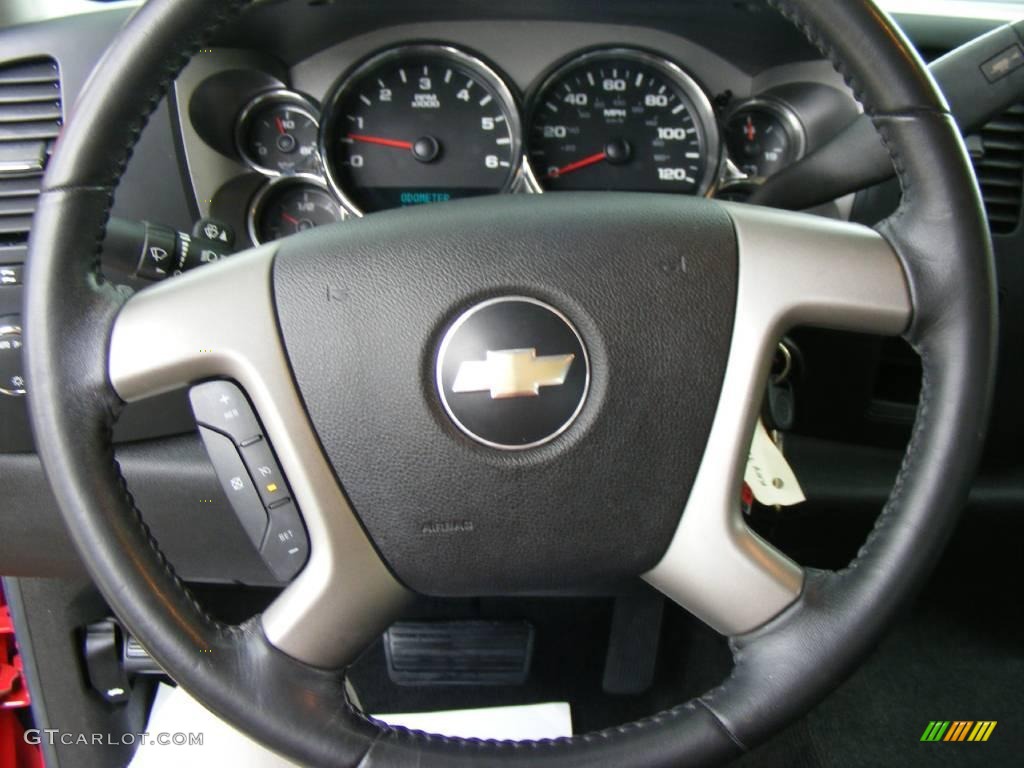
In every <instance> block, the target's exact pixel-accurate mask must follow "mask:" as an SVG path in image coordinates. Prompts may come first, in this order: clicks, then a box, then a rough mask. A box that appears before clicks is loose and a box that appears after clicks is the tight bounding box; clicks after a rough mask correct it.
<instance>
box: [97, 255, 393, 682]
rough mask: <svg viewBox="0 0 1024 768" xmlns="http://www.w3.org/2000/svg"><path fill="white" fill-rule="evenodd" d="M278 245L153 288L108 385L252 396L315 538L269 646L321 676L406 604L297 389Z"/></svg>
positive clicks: (124, 325)
mask: <svg viewBox="0 0 1024 768" xmlns="http://www.w3.org/2000/svg"><path fill="white" fill-rule="evenodd" d="M274 256H275V248H274V247H273V246H269V245H268V246H264V247H261V248H257V249H254V250H252V251H249V252H246V253H243V254H238V255H236V256H234V257H232V258H231V259H230V260H227V261H225V262H223V263H221V264H218V265H214V266H210V267H206V268H204V269H202V270H198V271H196V272H193V273H191V274H188V275H185V276H183V277H180V278H177V279H174V280H170V281H168V282H166V283H162V284H160V285H157V286H154V287H152V288H150V289H148V290H145V291H143V292H141V293H139V294H137V295H136V296H134V297H133V298H132V299H131V300H129V301H128V303H127V304H126V305H125V306H124V308H123V309H122V310H121V312H120V314H119V315H118V316H117V318H116V320H115V322H114V328H113V332H112V335H111V342H110V360H109V370H110V380H111V383H112V384H113V386H114V388H115V390H116V391H117V393H118V394H119V395H120V396H121V397H122V398H123V399H124V400H125V401H127V402H132V401H137V400H141V399H144V398H146V397H151V396H153V395H156V394H159V393H161V392H166V391H169V390H172V389H176V388H180V387H184V386H187V385H189V384H193V383H197V382H199V381H202V380H204V379H213V378H230V379H233V380H235V381H237V382H238V383H239V385H241V387H242V389H243V390H244V391H245V392H246V393H247V394H248V396H249V398H250V399H251V401H252V403H253V406H254V407H255V410H256V412H257V414H258V416H259V419H260V421H261V422H262V424H263V426H264V429H265V430H266V434H267V436H268V438H269V439H270V442H271V444H272V445H273V446H274V449H275V451H276V453H277V455H278V458H279V459H280V462H281V465H282V469H283V471H284V473H285V476H286V477H287V478H288V482H289V485H290V486H291V488H292V491H293V493H294V495H295V501H296V502H297V504H298V507H299V510H300V511H301V513H302V517H303V519H304V521H305V524H306V528H307V530H308V532H309V537H310V557H309V561H308V562H307V564H306V566H305V567H304V569H303V570H302V571H301V572H300V573H299V575H298V576H297V578H296V579H295V580H294V581H292V583H291V584H290V585H289V586H288V587H287V588H286V589H285V591H284V592H283V593H282V594H281V595H280V596H279V597H278V599H277V600H275V602H274V603H273V604H271V606H270V607H269V608H268V609H267V611H266V612H265V613H264V615H263V627H264V631H265V632H266V634H267V637H268V639H269V640H270V641H271V642H272V643H273V644H274V645H276V646H277V647H278V648H280V649H281V650H283V651H284V652H286V653H288V654H289V655H291V656H293V657H295V658H297V659H299V660H300V661H304V662H306V663H308V664H311V665H314V666H321V667H334V666H340V665H342V664H344V663H345V662H347V661H350V660H351V659H352V658H354V657H355V655H356V654H358V653H359V652H360V651H361V650H362V649H363V648H365V647H366V645H367V644H368V643H369V642H370V641H371V640H372V639H373V638H374V637H376V636H377V635H379V634H380V632H381V631H383V629H384V628H386V627H387V625H388V624H389V623H390V622H391V620H393V618H394V617H395V615H396V614H397V612H398V611H399V610H400V608H401V607H402V606H403V605H404V604H405V602H406V599H407V597H408V593H407V592H406V590H405V589H404V588H403V587H402V586H401V585H400V584H399V583H398V582H397V581H396V580H395V579H394V577H393V576H392V575H391V573H390V572H389V571H388V570H387V568H386V567H385V566H384V564H383V563H382V562H381V560H380V558H379V557H378V555H377V553H376V552H375V550H374V548H373V546H372V544H371V543H370V541H369V540H368V539H367V537H366V534H365V533H364V532H363V530H362V528H361V527H360V525H359V523H358V521H357V520H356V518H355V515H354V513H353V512H352V509H351V508H350V506H349V504H348V501H347V500H346V498H345V495H344V494H343V493H342V491H341V488H340V487H339V485H338V482H337V480H336V479H335V477H334V474H333V472H332V470H331V468H330V466H329V465H328V463H327V461H326V460H325V459H324V456H323V453H322V451H321V449H320V445H319V442H318V440H317V437H316V434H315V433H314V431H313V428H312V425H311V424H310V422H309V418H308V416H307V415H306V412H305V408H304V407H303V405H302V402H301V399H300V397H299V395H298V392H297V391H296V388H295V386H294V383H293V381H292V375H291V371H290V368H289V365H288V360H287V357H286V354H285V351H284V347H283V345H282V344H281V340H280V336H279V333H278V329H277V319H276V312H275V309H274V305H273V298H272V295H271V271H272V267H273V260H274Z"/></svg>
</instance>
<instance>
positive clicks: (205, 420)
mask: <svg viewBox="0 0 1024 768" xmlns="http://www.w3.org/2000/svg"><path fill="white" fill-rule="evenodd" d="M189 397H190V399H191V401H192V411H193V413H194V414H195V418H196V422H197V423H198V425H199V434H200V435H201V436H202V438H203V443H204V444H205V445H206V452H207V453H208V454H209V456H210V461H211V462H213V466H214V469H215V470H216V472H217V477H218V479H219V480H220V483H221V486H222V487H223V488H224V493H225V494H226V495H227V497H228V500H229V501H230V502H231V505H232V507H233V509H234V510H235V514H236V515H238V519H239V522H241V524H242V528H243V529H244V530H245V532H246V535H248V537H249V540H250V541H251V542H252V543H253V546H254V547H256V548H257V549H258V550H259V552H260V556H261V557H262V558H263V562H264V563H265V564H266V565H267V568H268V569H269V570H270V572H271V573H272V574H273V575H274V576H275V578H277V579H278V580H279V581H281V582H287V581H290V580H291V579H292V578H294V577H295V575H296V574H297V573H298V572H299V571H300V570H301V569H302V566H303V565H305V563H306V560H307V559H308V557H309V538H308V536H307V534H306V529H305V527H304V526H303V524H302V517H301V516H300V515H299V510H298V508H297V507H296V506H295V501H294V500H293V499H292V494H291V490H290V489H289V488H288V483H287V481H286V480H285V477H284V473H283V472H282V471H281V467H280V466H279V465H278V463H277V459H276V457H275V456H274V451H273V448H272V446H271V445H270V442H269V441H268V439H267V437H266V435H265V434H264V433H263V430H262V429H261V428H260V425H259V421H258V420H257V419H256V415H255V413H253V410H252V407H251V406H250V405H249V400H248V398H246V396H245V395H244V394H243V393H242V391H241V390H240V389H239V388H238V387H237V386H235V385H234V384H232V383H230V382H226V381H213V382H209V383H206V384H200V385H198V386H196V387H193V388H192V391H191V392H190V393H189Z"/></svg>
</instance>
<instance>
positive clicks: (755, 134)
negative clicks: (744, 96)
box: [725, 100, 805, 179]
mask: <svg viewBox="0 0 1024 768" xmlns="http://www.w3.org/2000/svg"><path fill="white" fill-rule="evenodd" d="M725 136H726V144H727V146H728V148H729V156H730V157H731V158H732V161H733V162H734V163H735V164H736V167H738V168H739V169H740V170H741V171H742V172H743V173H744V174H746V175H747V176H749V177H752V178H761V179H764V178H768V177H769V176H771V175H772V174H774V173H777V172H778V171H780V170H782V169H783V168H785V167H786V166H787V165H789V164H790V163H792V162H794V161H796V160H799V159H800V157H801V156H802V155H803V153H804V144H805V138H804V129H803V126H802V125H801V123H800V120H799V119H798V118H797V116H796V115H795V114H793V112H792V110H790V109H789V107H787V106H785V105H784V104H780V103H778V102H776V101H768V100H756V101H748V102H746V103H745V104H743V105H741V106H740V107H739V108H738V109H737V110H736V111H735V112H733V113H732V115H731V116H730V117H729V120H728V122H727V123H726V132H725Z"/></svg>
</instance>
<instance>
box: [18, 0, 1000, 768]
mask: <svg viewBox="0 0 1024 768" xmlns="http://www.w3.org/2000/svg"><path fill="white" fill-rule="evenodd" d="M769 4H770V5H772V6H773V7H775V8H776V9H777V10H779V11H780V12H782V13H783V14H784V15H785V16H786V17H787V18H789V19H790V20H791V21H792V22H793V23H794V24H796V25H797V26H798V27H799V28H800V29H801V30H802V31H803V32H804V34H805V35H806V36H807V37H808V39H809V40H811V41H812V42H813V43H814V44H815V45H817V46H818V47H819V48H820V49H821V50H822V51H823V53H824V54H826V55H827V56H828V57H829V59H831V60H832V62H833V63H834V64H835V66H836V67H837V69H839V70H840V72H842V74H843V75H844V76H845V77H846V79H847V81H848V83H849V84H850V85H851V87H852V88H853V89H854V91H855V93H856V94H857V96H858V98H859V99H860V100H861V102H862V103H863V105H864V107H865V110H866V111H867V112H868V114H870V115H871V117H872V119H873V121H874V124H875V126H876V128H877V129H878V132H879V134H880V136H881V137H882V140H883V141H884V142H885V144H886V146H887V148H888V149H889V151H890V154H891V156H892V158H893V162H894V165H895V168H896V170H897V172H898V175H899V178H900V182H901V185H902V189H903V200H902V204H901V206H900V208H899V210H898V212H897V213H896V214H895V215H894V216H893V217H891V218H890V219H889V220H887V221H886V222H884V223H883V224H881V225H880V226H879V227H878V231H879V232H880V233H881V234H882V236H883V237H884V238H885V240H886V241H887V242H888V243H889V245H890V246H891V247H892V249H893V250H894V251H895V252H896V253H897V254H898V255H899V257H900V260H901V261H902V265H903V269H904V273H905V277H906V281H907V285H908V287H909V291H910V296H911V302H912V306H913V316H912V320H911V322H910V325H909V327H908V328H907V329H906V331H905V333H904V335H905V337H906V338H907V340H908V341H909V342H910V343H911V344H912V345H913V346H914V347H915V349H917V351H918V352H919V353H920V355H921V358H922V363H923V370H924V380H923V389H922V395H921V402H920V406H919V410H918V414H917V419H916V422H915V426H914V430H913V436H912V439H911V442H910V445H909V446H908V449H907V454H906V457H905V460H904V463H903V466H902V468H901V470H900V473H899V476H898V479H897V481H896V485H895V488H894V490H893V493H892V495H891V497H890V499H889V501H888V503H887V504H886V507H885V509H884V511H883V512H882V514H881V515H880V517H879V519H878V522H877V524H876V526H875V529H874V530H873V532H872V534H871V535H870V537H869V539H868V541H867V542H866V544H865V545H864V547H863V548H862V550H861V551H860V553H859V554H858V556H857V558H856V559H855V560H854V562H853V563H852V564H851V565H850V567H848V568H847V569H845V570H843V571H841V572H814V571H809V572H808V573H807V576H806V579H805V581H804V584H803V590H802V592H800V594H799V597H798V598H797V599H796V600H795V601H794V602H793V603H792V604H791V605H790V606H789V607H788V608H787V609H786V610H784V611H783V612H782V613H780V614H779V615H777V616H776V617H775V618H774V619H772V620H771V621H769V622H768V623H767V624H765V625H764V626H761V627H759V628H757V629H755V630H753V631H750V632H746V633H745V634H740V635H735V636H733V637H731V638H730V645H731V648H732V651H733V655H734V662H735V666H734V670H733V672H732V674H731V675H730V677H729V678H728V679H727V680H726V681H725V682H723V683H722V684H721V685H720V686H719V687H717V688H716V689H714V690H713V691H710V692H708V693H706V694H704V695H703V696H700V697H698V698H696V699H694V700H691V701H689V702H686V703H684V704H682V705H680V706H678V707H675V708H673V709H670V710H667V711H665V712H662V713H659V714H657V715H655V716H653V717H650V718H647V719H645V720H642V721H639V722H635V723H632V724H629V725H625V726H621V727H618V728H614V729H608V730H605V731H601V732H598V733H592V734H587V735H583V736H578V737H574V738H572V739H562V740H557V741H550V742H529V743H511V742H482V741H475V740H461V739H453V738H442V737H437V736H429V735H426V734H421V733H416V732H411V731H406V730H404V729H399V728H390V727H384V726H382V725H381V724H378V723H376V722H373V721H371V720H369V719H367V718H366V717H364V716H363V715H362V714H361V713H360V712H358V711H357V710H356V709H355V708H354V707H353V706H352V705H351V704H350V702H349V701H348V699H347V697H346V693H345V687H344V680H343V675H342V674H341V673H339V672H338V671H336V670H326V669H319V668H315V667H312V666H310V665H308V664H305V663H302V662H300V661H298V660H296V659H294V658H292V657H290V656H289V655H287V654H285V653H283V652H282V651H281V650H279V648H277V647H275V646H274V645H273V644H271V643H270V642H268V640H267V637H266V635H265V633H264V630H263V626H262V625H261V624H260V622H259V621H258V620H253V621H250V622H247V623H246V624H244V625H242V626H225V625H223V624H220V623H219V622H217V621H215V620H214V619H212V618H211V617H210V616H208V615H207V614H206V613H205V612H204V611H203V609H202V607H201V606H200V605H199V604H198V603H197V602H196V601H195V600H194V599H193V597H192V596H191V594H190V593H189V591H188V590H187V588H186V587H185V586H184V585H183V584H182V583H181V582H180V581H179V580H178V579H177V577H176V576H175V574H174V572H173V569H172V568H171V566H170V564H168V563H167V562H166V560H165V559H164V558H163V556H162V554H161V553H160V551H159V548H158V547H157V544H156V542H155V541H154V540H153V539H152V537H151V536H150V535H149V532H148V529H147V528H146V526H145V523H144V522H143V518H142V516H141V515H140V514H139V512H138V510H136V508H135V505H134V502H133V500H132V498H131V495H130V494H129V493H128V491H127V488H126V485H125V482H124V480H123V478H122V477H121V474H120V471H119V469H118V467H117V465H116V461H115V458H114V453H113V447H112V442H111V434H112V425H113V423H114V422H115V420H116V418H117V415H118V413H119V412H120V410H121V408H122V407H123V402H122V399H121V397H120V396H119V395H118V393H117V391H115V387H114V386H112V384H111V381H110V374H109V370H108V366H107V354H97V351H103V352H108V351H109V349H110V344H111V338H110V337H111V328H112V327H113V325H114V323H115V322H116V318H117V316H118V313H119V312H120V311H121V309H122V305H123V304H124V298H123V297H122V296H120V295H119V294H118V293H117V292H116V291H114V290H112V288H111V287H110V286H109V285H108V284H106V283H105V282H104V281H103V279H102V277H101V275H100V271H99V256H100V250H101V243H102V239H103V233H104V227H105V223H106V221H107V218H108V216H109V212H110V208H111V205H112V201H113V196H114V191H115V189H116V187H117V184H118V181H119V179H120V177H121V175H122V173H123V171H124V169H125V167H126V164H127V162H128V159H129V157H130V155H131V150H132V147H133V146H134V144H135V142H136V141H137V139H138V137H139V135H140V133H141V131H142V129H143V127H144V125H145V123H146V120H147V119H148V116H149V115H150V113H151V112H152V110H153V109H154V108H155V107H156V105H157V103H158V102H159V100H160V98H162V96H163V95H164V94H165V92H166V90H167V88H168V86H169V84H170V83H171V82H172V81H173V79H174V77H175V76H176V75H177V74H178V73H179V72H180V71H181V69H182V68H183V67H184V66H185V64H186V63H187V62H188V60H189V58H190V57H191V55H192V54H194V53H195V52H196V51H197V50H198V49H199V48H200V46H201V45H203V44H204V43H205V41H207V40H208V39H209V38H210V36H211V35H212V34H213V32H214V31H215V30H216V29H217V28H218V27H219V26H220V25H221V24H223V23H224V22H225V21H226V20H227V19H229V18H230V17H231V16H232V15H234V14H236V13H237V12H240V11H241V10H242V9H243V8H244V7H245V6H246V5H248V2H247V0H217V1H216V2H211V0H151V2H149V3H147V4H146V5H145V6H143V7H142V8H141V9H140V10H139V11H138V12H137V13H136V14H135V16H134V17H133V18H132V20H131V21H130V22H129V24H128V25H127V26H126V27H125V29H124V30H123V31H122V33H121V34H120V35H119V37H118V38H117V40H116V41H115V43H114V44H113V46H112V47H111V48H110V50H109V51H108V53H107V54H106V56H105V57H104V59H103V60H102V62H101V63H100V64H99V66H98V68H97V70H96V71H95V72H94V74H93V76H92V78H91V79H90V81H89V83H88V85H87V87H86V88H85V90H84V91H83V93H82V96H81V97H80V99H79V102H78V103H77V104H76V107H75V110H74V114H73V116H72V118H71V119H70V120H69V121H68V124H67V126H66V127H65V130H64V133H63V135H62V137H61V140H60V142H59V145H58V148H57V152H56V154H55V155H54V157H53V160H52V162H51V164H50V168H49V170H48V172H47V175H46V177H45V180H44V184H43V192H42V194H41V196H40V200H39V208H38V212H37V214H36V223H35V229H34V232H33V238H32V243H31V249H30V258H29V268H28V276H27V291H28V292H27V299H26V327H27V329H28V330H27V338H26V342H27V343H26V352H27V362H28V371H29V375H30V379H29V380H30V381H31V382H32V385H33V392H32V397H31V399H30V408H31V413H32V421H33V426H34V430H35V434H36V439H37V443H38V447H39V452H40V456H41V458H42V460H43V464H44V467H45V469H46V472H47V476H48V478H49V480H50V483H51V485H52V487H53V489H54V491H55V493H56V496H57V499H58V501H59V503H60V506H61V509H62V512H63V515H64V517H65V520H66V522H67V525H68V528H69V531H70V533H71V536H72V538H73V539H74V541H75V543H76V545H77V547H78V549H79V552H80V553H81V556H82V558H83V560H84V562H85V564H86V566H87V567H88V569H89V571H90V573H91V574H92V576H93V578H94V580H95V581H96V584H97V586H98V587H99V588H100V590H101V591H102V592H103V594H104V595H105V597H106V599H107V600H108V601H109V603H110V605H111V607H112V608H113V610H114V611H115V612H116V613H117V615H118V616H119V617H120V618H121V620H122V621H123V622H124V623H125V625H126V626H127V627H128V628H129V629H130V630H131V631H132V632H133V633H134V634H135V635H136V637H138V638H139V639H140V640H141V641H142V642H143V644H144V645H145V646H146V647H147V648H148V649H149V650H150V651H151V652H152V653H153V655H154V657H155V658H156V659H157V660H158V661H159V662H160V663H161V665H162V666H163V667H164V668H165V669H167V670H168V671H169V673H170V674H171V675H172V676H173V677H174V678H175V679H176V680H177V681H178V682H179V683H180V684H182V685H183V686H184V687H185V688H186V689H187V690H189V691H190V692H191V693H192V694H193V695H195V696H196V698H198V699H199V700H200V701H201V702H202V703H203V704H205V705H206V706H207V707H209V708H210V709H211V710H213V711H214V712H216V713H217V714H219V715H221V716H222V717H224V718H225V719H226V720H228V721H229V722H231V723H233V724H235V725H236V726H237V727H239V728H240V729H241V730H243V731H246V732H248V733H249V734H251V735H253V736H254V737H255V738H257V739H259V740H260V741H262V742H263V743H265V744H266V745H267V746H269V747H271V748H272V749H275V750H277V751H279V752H281V753H283V754H286V755H288V756H289V757H291V758H293V759H296V760H298V761H301V762H302V763H304V764H310V765H332V766H337V765H362V766H390V765H405V764H409V763H414V764H417V765H422V766H433V765H437V766H453V765H492V764H493V765H500V764H505V763H509V762H517V763H528V764H531V765H534V764H536V765H549V764H550V765H559V766H572V765H592V764H595V763H598V762H600V764H605V765H622V766H633V765H635V766H658V765H665V766H668V765H673V766H676V765H698V764H699V765H704V764H712V763H718V762H721V761H724V760H726V759H729V758H731V757H733V756H736V755H738V754H740V753H742V752H743V751H744V750H747V749H749V748H751V747H752V746H754V745H756V744H758V743H760V742H762V741H763V740H764V739H766V738H767V737H769V736H770V735H772V734H773V733H774V732H776V731H777V730H778V729H779V728H781V727H782V726H784V725H785V724H787V723H788V722H790V721H792V720H793V719H794V718H796V717H797V716H799V715H801V714H802V713H803V712H805V711H806V710H808V709H809V708H810V707H811V706H813V705H814V704H815V703H816V702H817V701H819V700H820V699H821V698H822V697H823V696H824V695H825V694H827V693H828V692H829V691H830V690H832V689H833V688H834V687H835V686H836V685H838V683H839V682H840V681H841V680H842V679H843V678H844V677H845V676H846V675H847V674H849V673H850V672H851V671H852V670H853V669H854V668H855V667H856V665H857V664H858V663H859V662H860V661H861V660H862V659H863V658H864V657H865V655H866V654H867V653H868V652H869V651H870V649H871V648H872V647H873V645H874V643H875V642H876V641H877V640H878V638H879V637H880V636H881V634H882V632H883V631H884V629H885V628H886V626H887V625H888V624H889V623H890V621H891V620H892V618H893V617H894V615H895V614H896V611H897V610H898V609H899V607H900V606H901V605H902V604H903V603H904V602H905V601H906V600H907V598H908V597H909V596H910V595H911V594H912V593H913V591H914V590H915V588H916V587H917V586H919V585H920V583H921V582H922V580H923V579H924V578H925V576H926V575H927V574H928V572H929V570H930V568H931V567H932V565H933V564H934V563H935V561H936V559H937V558H938V556H939V554H940V553H941V551H942V548H943V546H944V544H945V541H946V539H947V538H948V536H949V534H950V532H951V530H952V528H953V526H954V524H955V521H956V518H957V513H958V511H959V509H960V508H961V506H962V505H963V503H964V501H965V499H966V495H967V492H968V489H969V485H970V482H971V479H972V477H973V473H974V469H975V466H976V462H977V460H978V458H979V456H980V452H981V448H982V441H983V435H984V429H985V425H986V423H987V417H988V409H989V402H990V398H991V389H992V383H993V376H994V374H993V371H994V359H995V352H994V350H995V339H996V322H995V293H994V277H993V273H994V270H993V264H992V254H991V243H990V241H989V235H988V230H987V226H986V221H985V217H984V213H983V210H982V207H981V203H980V200H979V195H978V190H977V186H976V183H975V181H974V178H973V174H972V171H971V169H970V165H969V162H968V160H967V157H966V153H965V150H964V147H963V144H962V141H961V139H960V136H959V133H958V131H957V128H956V125H955V123H954V121H953V119H952V118H951V116H950V115H949V112H948V109H947V107H946V105H945V103H944V101H943V99H942V97H941V96H940V95H939V94H938V93H937V91H936V88H935V86H934V84H933V83H932V81H931V80H930V78H929V76H928V75H927V73H926V71H925V69H924V66H923V64H922V63H921V61H920V60H919V58H918V57H917V55H916V54H915V53H914V52H913V49H912V48H911V46H910V45H909V43H908V42H907V41H906V40H905V39H904V38H903V36H902V35H901V33H900V32H899V31H898V30H896V29H895V28H894V26H893V25H892V23H891V22H890V21H889V19H888V18H887V17H886V16H885V15H884V14H882V13H881V12H880V11H879V10H878V9H877V8H876V7H875V5H874V4H873V3H872V2H869V0H828V1H827V2H825V1H823V0H770V2H769ZM86 235H88V236H86ZM200 650H202V651H205V652H204V653H200Z"/></svg>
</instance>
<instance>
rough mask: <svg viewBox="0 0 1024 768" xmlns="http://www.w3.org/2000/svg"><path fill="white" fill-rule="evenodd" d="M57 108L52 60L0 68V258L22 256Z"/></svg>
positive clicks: (57, 127)
mask: <svg viewBox="0 0 1024 768" xmlns="http://www.w3.org/2000/svg"><path fill="white" fill-rule="evenodd" d="M61 107H62V105H61V92H60V75H59V72H58V69H57V63H56V62H55V61H54V60H53V59H50V58H39V59H25V60H21V61H16V62H5V63H2V64H0V256H3V257H7V256H12V255H14V256H17V255H24V253H23V252H24V250H25V244H26V242H27V241H28V232H29V228H30V227H31V225H32V215H33V214H34V213H35V210H36V199H37V198H38V197H39V186H40V182H41V180H42V175H43V171H44V170H45V168H46V161H47V160H48V159H49V156H50V152H51V151H52V149H53V142H54V140H55V139H56V138H57V134H58V133H59V132H60V127H61V121H62V114H63V113H62V108H61ZM7 260H8V259H6V258H5V259H4V261H7Z"/></svg>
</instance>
